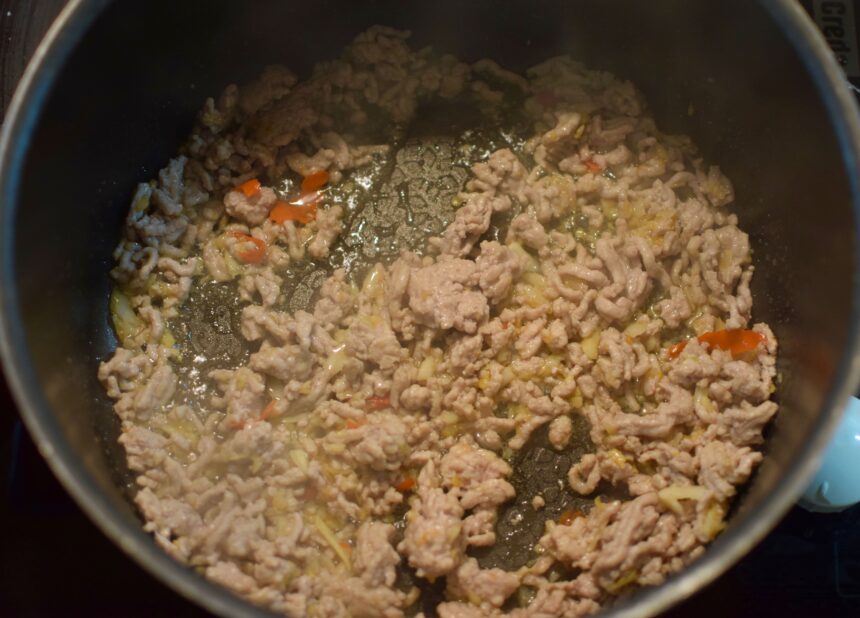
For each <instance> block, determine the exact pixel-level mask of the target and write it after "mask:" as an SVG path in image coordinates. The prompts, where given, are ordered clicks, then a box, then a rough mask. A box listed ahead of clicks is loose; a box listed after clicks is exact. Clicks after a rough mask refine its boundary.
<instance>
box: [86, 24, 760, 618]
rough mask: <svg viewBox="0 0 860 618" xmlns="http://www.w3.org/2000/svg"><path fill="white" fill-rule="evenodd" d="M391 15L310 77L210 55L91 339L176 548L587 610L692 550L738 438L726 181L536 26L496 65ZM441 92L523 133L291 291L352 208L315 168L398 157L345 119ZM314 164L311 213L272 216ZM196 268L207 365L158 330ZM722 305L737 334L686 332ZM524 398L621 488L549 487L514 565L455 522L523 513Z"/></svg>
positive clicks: (739, 245) (258, 591) (740, 309)
mask: <svg viewBox="0 0 860 618" xmlns="http://www.w3.org/2000/svg"><path fill="white" fill-rule="evenodd" d="M407 38H408V34H407V33H402V32H398V31H395V30H391V29H388V28H384V27H374V28H371V29H370V30H368V31H366V32H364V33H362V34H360V35H359V36H358V37H357V38H356V39H355V40H354V41H353V43H352V44H351V45H350V46H348V47H347V49H346V50H345V51H344V53H343V55H342V56H341V57H340V58H339V59H336V60H334V61H331V62H328V63H325V64H323V65H320V66H319V67H318V68H317V69H316V70H315V71H314V72H313V73H312V76H311V77H310V78H309V79H308V80H307V81H304V82H299V81H298V80H297V78H296V77H295V76H294V75H293V74H292V73H291V72H290V71H289V70H287V69H286V68H283V67H268V68H266V69H265V70H264V71H263V73H262V75H261V76H260V77H259V79H257V80H256V81H254V82H252V83H250V84H247V85H245V86H243V87H241V88H239V87H237V86H230V87H228V88H227V89H226V90H225V91H224V93H223V94H222V95H221V96H220V97H219V98H218V99H209V100H208V101H207V102H206V105H205V107H204V109H203V110H202V112H201V114H200V117H199V121H198V123H197V125H196V126H195V128H194V130H193V132H192V134H191V136H190V138H189V139H188V141H187V142H186V144H185V146H183V148H182V151H181V153H180V154H179V155H178V156H177V157H176V158H175V159H173V160H172V161H171V162H170V163H169V164H168V165H167V166H166V167H165V168H164V170H162V171H161V172H160V173H159V175H158V177H157V178H156V179H154V180H153V181H152V182H150V183H145V184H142V185H140V186H139V188H138V190H137V191H136V193H135V195H134V197H133V200H132V206H131V209H130V211H129V215H128V218H127V220H126V226H125V229H124V233H123V239H122V241H121V243H120V245H119V246H118V248H117V250H116V253H115V258H116V265H115V267H114V269H113V270H112V275H113V277H114V279H115V282H116V286H115V290H114V292H113V295H112V299H111V308H112V315H113V319H114V326H115V330H116V332H117V335H118V338H119V340H120V341H119V346H118V347H117V350H116V352H115V353H114V354H113V355H112V356H111V358H109V359H107V360H105V362H103V363H102V365H101V366H100V368H99V379H100V380H101V381H102V383H103V384H104V386H105V389H106V391H107V393H108V395H109V396H110V397H111V398H112V399H114V400H115V410H116V413H117V415H118V417H119V419H120V422H121V425H122V435H121V437H120V442H121V444H122V445H123V447H124V448H125V452H126V454H127V458H128V464H129V467H130V468H131V469H132V470H133V471H134V473H135V474H136V479H137V486H138V491H137V496H136V502H137V505H138V507H139V508H140V511H141V513H142V514H143V516H144V518H145V520H146V524H145V527H146V530H148V531H149V532H151V533H152V534H153V535H154V537H155V538H156V540H157V541H158V543H159V544H160V545H161V546H162V547H163V548H164V549H165V550H166V551H167V552H168V553H170V554H171V555H172V556H173V557H175V558H176V559H177V560H180V561H182V562H185V563H187V564H188V565H189V566H190V567H193V568H196V569H198V570H199V571H200V572H202V573H204V574H205V575H206V576H207V577H209V578H210V579H212V580H213V581H215V582H218V583H219V584H221V585H223V586H225V587H227V588H229V589H230V590H232V591H234V592H235V593H236V594H238V595H241V596H243V597H245V598H247V599H248V600H250V601H251V602H253V603H257V604H260V605H262V606H265V607H267V608H270V609H272V610H274V611H276V612H282V613H284V614H287V615H292V616H315V617H338V616H353V617H359V616H368V617H370V616H385V617H391V618H396V617H399V616H404V615H414V614H416V613H417V612H419V608H420V607H421V605H420V603H418V598H419V596H420V589H419V587H418V586H416V585H414V583H415V581H416V580H415V578H418V579H421V578H423V579H425V580H428V581H437V580H439V578H444V580H445V581H444V586H442V588H441V589H444V596H445V599H444V601H443V602H442V603H441V604H440V605H439V607H438V608H437V612H438V614H439V615H440V616H443V617H478V616H502V615H511V616H517V617H526V616H582V615H586V614H590V613H593V612H595V611H597V610H599V609H600V608H601V607H602V606H605V605H606V604H607V603H609V602H611V600H612V599H613V598H614V597H615V596H616V595H617V594H618V593H619V592H621V591H622V590H625V589H627V588H629V587H631V586H635V585H657V584H659V583H661V582H662V581H663V580H664V579H665V578H666V577H667V576H668V575H670V574H671V573H673V572H676V571H678V570H680V569H682V568H684V566H685V565H687V564H689V563H690V562H691V561H692V560H694V559H695V558H696V557H697V556H699V555H700V554H701V553H702V552H703V551H704V550H705V547H706V545H707V543H709V542H710V541H711V540H712V539H713V538H714V537H715V536H716V535H717V534H719V532H720V531H721V530H722V529H723V527H724V526H725V523H724V517H725V514H726V512H727V510H728V508H729V505H730V501H731V499H732V497H733V495H734V494H735V493H736V491H737V488H738V486H740V485H742V484H743V483H744V482H746V481H747V479H748V478H749V476H750V475H751V474H752V473H753V471H754V470H755V467H756V465H757V464H758V463H759V462H760V461H761V458H762V455H761V453H760V452H759V451H758V450H757V448H758V446H759V445H760V444H761V442H762V430H763V428H764V427H765V425H766V424H767V423H768V422H769V420H770V419H771V418H772V417H773V415H774V414H775V413H776V411H777V405H776V404H775V403H774V402H773V401H771V399H770V396H771V394H772V392H773V391H774V388H775V387H774V379H775V375H776V371H775V358H776V348H777V342H776V340H775V338H774V336H773V333H772V332H771V330H770V329H769V328H768V326H767V325H765V324H755V323H753V322H752V321H751V320H752V314H751V312H752V297H751V294H750V280H751V277H752V273H753V266H752V262H751V255H750V243H749V239H748V237H747V235H746V234H745V233H744V232H743V231H741V230H740V229H739V228H738V226H737V218H736V216H735V215H733V214H730V211H729V208H731V207H734V206H733V205H734V199H735V195H734V190H733V188H732V185H731V183H730V182H729V180H728V179H727V178H726V177H725V176H724V175H723V174H722V173H721V172H720V170H719V169H718V168H717V167H714V166H709V165H707V164H705V162H704V161H703V160H702V159H701V157H700V156H699V155H698V154H697V152H696V149H695V147H694V146H693V144H692V143H691V142H690V140H689V139H688V138H686V137H683V136H673V135H667V134H664V133H662V132H660V131H659V130H658V129H657V127H656V126H655V123H654V121H653V119H652V118H651V117H650V116H649V115H648V114H647V112H646V109H645V105H644V102H643V100H642V98H641V97H640V95H639V94H638V93H637V91H636V90H635V89H634V87H633V86H632V85H631V84H629V83H627V82H623V81H620V80H618V79H616V78H615V77H613V76H612V75H609V74H607V73H603V72H596V71H590V70H588V69H586V68H585V67H583V66H582V65H581V64H579V63H577V62H575V61H573V60H571V59H569V58H566V57H559V58H553V59H550V60H547V61H546V62H544V63H542V64H540V65H538V66H536V67H533V68H532V69H530V70H529V71H527V72H526V74H525V76H520V75H516V74H514V73H511V72H510V71H507V70H505V69H503V68H502V67H500V66H499V65H497V64H496V63H494V62H492V61H489V60H481V61H479V62H477V63H475V64H473V65H467V64H464V63H462V62H460V61H458V60H457V59H455V58H453V57H452V56H447V55H433V54H432V53H430V52H428V51H426V50H425V51H421V52H416V51H413V50H412V49H410V48H409V46H408V45H407V42H406V41H407ZM439 100H456V101H460V102H463V101H465V102H467V103H469V104H470V105H473V106H477V108H479V109H481V110H483V111H484V112H485V113H486V112H491V111H492V110H493V109H495V108H496V107H498V106H500V105H503V104H504V105H508V106H509V107H515V108H517V109H518V113H519V114H520V115H521V116H522V117H523V118H526V119H527V121H528V125H529V126H530V127H531V137H530V138H529V139H527V140H525V141H523V142H517V143H515V142H511V143H509V144H507V145H505V146H502V147H498V148H494V149H493V150H492V151H488V152H486V153H483V154H478V155H475V157H476V158H475V159H474V160H472V161H471V165H470V173H469V176H468V178H467V180H466V181H465V183H464V184H463V186H461V187H460V192H459V194H458V195H457V197H456V199H455V203H456V204H457V205H458V208H457V210H456V211H455V212H454V213H453V215H452V218H451V221H450V223H449V224H448V225H447V226H445V227H444V229H441V231H440V232H439V233H438V234H436V235H434V236H433V237H431V238H428V239H426V245H425V244H422V245H420V246H413V247H411V248H410V250H403V251H402V252H401V253H400V254H399V256H397V257H396V259H392V260H389V261H387V262H381V263H379V264H376V265H374V266H372V267H371V268H369V269H367V270H366V271H365V272H357V271H353V270H349V269H348V266H349V264H347V263H344V268H339V269H335V270H334V272H333V273H332V274H331V275H330V276H328V277H327V278H326V279H325V281H324V282H322V284H321V286H320V287H319V292H318V295H317V297H316V300H315V301H314V303H312V304H311V305H310V306H306V307H304V308H303V309H295V308H293V309H290V307H291V306H293V305H291V302H292V301H293V300H294V299H293V295H294V294H296V292H295V288H294V287H289V286H294V284H292V283H289V285H288V282H291V281H293V280H294V273H296V272H302V271H301V269H302V268H305V267H306V266H307V265H308V264H311V263H312V262H313V261H316V262H315V263H317V264H318V263H320V261H322V262H324V261H325V260H326V259H327V258H329V257H330V256H331V255H332V252H333V251H335V249H336V248H337V247H339V244H338V243H340V242H341V240H342V239H341V236H342V235H343V234H344V233H345V231H346V230H348V229H350V228H349V225H351V223H348V222H347V221H346V218H347V215H348V214H350V213H351V214H350V216H353V215H354V214H355V204H354V203H353V202H349V200H347V199H346V198H345V197H344V195H345V193H343V192H341V193H338V192H337V191H334V189H338V188H344V191H346V189H345V187H347V186H349V183H353V185H354V184H355V183H354V182H353V178H360V174H361V173H363V172H362V170H364V169H365V168H367V167H368V166H370V167H372V166H374V165H377V166H378V167H379V166H381V164H383V163H386V162H389V161H393V159H390V157H391V156H392V155H391V150H392V148H394V147H395V146H394V141H395V140H394V138H393V133H391V135H392V137H391V140H388V141H386V140H378V138H377V141H371V140H370V139H369V138H367V137H364V138H362V137H359V136H362V135H365V136H366V135H377V134H378V133H379V131H364V128H366V127H368V126H370V125H372V124H373V123H375V122H380V120H379V119H380V118H381V119H382V122H383V123H387V125H388V126H390V127H396V126H404V125H406V124H408V123H409V122H411V121H412V120H413V119H414V118H415V116H416V114H418V113H419V110H420V109H421V106H422V105H424V104H425V103H428V102H433V101H439ZM469 152H478V153H480V149H477V150H476V149H473V150H469ZM319 172H325V178H326V179H327V181H328V186H327V187H326V188H324V189H323V190H322V192H321V193H320V199H319V201H318V202H317V203H316V213H315V217H314V218H313V219H312V220H310V221H309V222H308V223H303V222H302V221H301V220H294V218H288V219H287V220H281V219H278V218H277V217H272V216H270V215H271V212H272V209H273V208H275V207H276V205H277V204H279V203H282V201H283V200H285V199H290V198H291V196H292V197H295V191H296V190H297V187H298V185H299V183H300V181H301V177H303V176H309V175H311V174H315V173H319ZM250 179H259V180H260V181H261V182H262V186H261V187H260V188H259V189H258V190H256V191H254V190H253V183H251V185H244V184H243V183H246V181H248V180H250ZM247 186H250V187H251V190H250V191H246V190H245V189H246V188H247ZM329 189H332V190H331V191H329ZM498 221H508V222H509V223H508V224H506V225H502V226H501V227H499V224H498ZM206 286H222V288H219V289H225V290H229V289H235V297H236V302H237V303H238V306H239V307H240V310H239V311H238V312H237V313H238V316H239V317H238V318H237V319H238V322H239V323H238V325H235V326H233V327H231V328H233V330H234V331H236V334H237V336H241V337H242V338H243V339H244V340H245V341H246V343H247V347H248V348H249V349H250V352H251V353H250V356H248V357H247V360H244V357H236V358H233V357H229V358H228V360H230V361H231V363H232V364H230V363H228V364H227V365H224V364H223V363H222V365H221V366H219V367H218V368H209V369H206V367H207V365H205V362H204V361H207V359H206V358H205V355H202V354H200V353H199V351H195V350H193V349H191V348H190V346H189V344H188V341H187V339H185V338H182V337H179V336H178V335H177V333H179V332H183V331H182V330H181V328H180V327H181V322H182V320H183V319H184V317H183V315H184V314H183V307H185V306H186V303H189V302H190V301H189V298H190V296H191V295H192V294H193V293H194V291H195V290H197V289H204V288H205V287H206ZM230 286H234V288H230ZM219 328H221V329H222V330H224V329H226V328H227V326H224V325H223V324H222V325H221V326H219ZM726 328H734V329H740V328H742V329H749V330H752V331H754V332H755V333H757V334H758V335H757V337H758V338H757V339H756V341H759V342H760V343H759V345H757V347H755V349H753V350H747V351H746V352H745V353H743V354H733V353H732V351H731V350H724V349H721V348H720V347H719V346H714V347H712V346H710V345H709V344H707V343H703V342H701V341H699V340H697V339H696V338H695V336H696V335H701V334H703V333H706V332H712V331H720V330H722V329H726ZM228 330H229V329H228ZM219 332H220V331H219ZM231 332H232V331H231ZM680 339H689V341H688V344H687V345H686V346H685V347H684V348H683V350H682V351H680V353H676V352H677V350H676V351H673V352H672V353H670V352H669V348H670V347H671V346H672V345H673V344H675V343H676V342H677V341H679V340H680ZM189 367H190V368H191V369H189ZM189 385H194V388H193V389H192V391H193V392H191V391H188V388H190V387H189ZM544 426H546V428H547V436H548V440H549V445H550V446H551V448H553V449H555V450H557V451H559V452H564V451H565V450H566V449H568V447H569V444H570V443H571V442H572V440H573V439H574V437H575V434H576V432H577V431H579V429H578V428H579V427H583V426H584V427H587V428H588V429H587V431H588V432H589V438H590V443H591V444H593V446H594V449H593V452H587V453H585V454H583V455H581V456H580V457H577V458H576V459H575V460H574V461H572V462H571V463H570V467H569V469H566V470H564V471H562V473H561V474H560V478H559V482H561V483H564V484H566V485H567V487H568V489H569V490H570V491H572V492H574V493H577V494H579V495H580V496H584V497H595V496H597V493H596V492H597V491H598V490H599V488H600V487H602V486H607V485H608V486H612V487H614V488H616V489H618V490H620V491H619V492H617V495H622V494H623V495H625V496H628V497H627V498H626V499H601V498H599V497H596V498H595V500H594V501H593V506H591V507H590V508H586V509H583V510H582V511H578V512H575V513H570V514H567V515H566V516H564V517H562V518H560V519H556V516H552V515H546V516H545V517H546V522H545V526H544V527H543V528H542V529H543V530H544V532H543V534H542V535H541V536H540V538H539V541H538V542H537V543H536V544H535V545H534V547H532V548H530V549H531V551H533V559H532V560H529V561H528V562H527V564H526V566H523V567H521V568H518V569H516V570H513V569H512V570H504V569H501V568H482V566H481V564H480V563H479V561H478V560H476V559H475V558H474V557H473V556H472V553H471V552H472V551H473V550H474V548H478V547H488V546H492V545H493V544H496V543H503V542H510V541H507V540H505V539H504V538H500V535H499V534H497V528H496V524H497V521H498V519H499V509H500V507H502V506H504V505H505V504H507V503H509V502H511V501H512V500H514V499H517V500H520V499H526V500H528V501H529V502H530V503H531V504H532V505H534V510H535V512H536V513H537V516H541V517H543V516H544V515H542V514H543V513H544V512H545V510H544V506H545V505H546V503H547V500H545V499H544V496H541V495H535V496H517V495H516V493H517V490H516V489H515V487H514V484H513V482H512V474H513V472H514V471H513V470H512V467H511V465H510V462H511V461H514V459H515V455H516V452H517V451H518V450H519V449H521V448H523V446H524V445H525V444H526V443H527V442H528V441H529V439H530V437H531V436H532V435H533V434H534V433H535V432H536V431H537V430H538V429H540V428H542V427H544ZM565 472H566V473H565ZM556 567H561V569H560V570H559V568H556ZM408 572H411V573H413V574H414V577H413V579H409V578H408V577H406V578H403V577H400V575H402V574H406V573H408ZM559 572H566V573H575V576H573V577H569V578H567V579H565V578H561V579H559V577H558V573H559Z"/></svg>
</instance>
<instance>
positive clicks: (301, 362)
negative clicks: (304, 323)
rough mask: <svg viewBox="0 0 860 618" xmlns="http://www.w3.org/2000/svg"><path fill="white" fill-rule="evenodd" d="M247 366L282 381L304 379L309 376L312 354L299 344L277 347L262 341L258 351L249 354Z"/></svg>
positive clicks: (311, 366)
mask: <svg viewBox="0 0 860 618" xmlns="http://www.w3.org/2000/svg"><path fill="white" fill-rule="evenodd" d="M248 366H249V367H250V368H251V369H253V370H254V371H257V372H259V373H264V374H266V375H270V376H272V377H275V378H277V379H279V380H282V381H284V382H288V381H289V380H300V381H304V380H307V379H308V378H309V377H310V376H311V370H312V368H313V356H312V355H311V353H310V352H309V351H308V350H305V349H303V348H302V347H301V346H297V345H294V344H287V345H284V346H281V347H277V346H273V345H271V344H269V343H267V342H264V343H263V345H262V346H261V347H260V350H259V351H258V352H254V353H253V354H251V358H250V361H249V363H248Z"/></svg>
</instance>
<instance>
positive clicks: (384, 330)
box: [346, 315, 404, 371]
mask: <svg viewBox="0 0 860 618" xmlns="http://www.w3.org/2000/svg"><path fill="white" fill-rule="evenodd" d="M346 346H347V349H348V350H349V351H350V353H351V354H353V355H355V356H356V357H357V358H359V359H361V360H363V361H365V362H367V363H373V364H375V365H377V366H378V367H379V368H380V369H382V370H384V371H392V370H393V369H394V368H395V367H396V365H397V363H398V362H400V361H401V360H402V359H403V356H404V352H403V349H402V348H401V347H400V342H399V341H398V340H397V335H395V334H394V331H393V330H391V325H389V324H388V322H386V321H385V320H384V319H382V318H381V317H380V316H376V315H360V316H358V317H357V318H356V319H355V320H354V321H353V322H352V324H351V325H350V327H349V334H348V336H347V340H346Z"/></svg>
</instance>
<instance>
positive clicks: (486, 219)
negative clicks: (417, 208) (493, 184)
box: [430, 192, 511, 257]
mask: <svg viewBox="0 0 860 618" xmlns="http://www.w3.org/2000/svg"><path fill="white" fill-rule="evenodd" d="M510 207H511V200H510V198H509V197H507V196H495V195H494V194H493V193H492V192H487V193H468V194H466V203H465V204H464V205H463V206H461V207H460V208H459V210H457V212H456V213H455V214H454V221H453V222H452V223H451V224H450V225H449V226H448V227H447V228H445V232H444V233H443V234H442V236H441V237H439V238H431V239H430V244H431V245H433V246H435V247H436V248H437V249H438V250H439V253H441V254H443V255H452V256H456V257H463V256H465V255H468V253H469V252H470V251H471V250H472V248H473V247H474V246H475V243H477V242H478V240H479V239H480V238H481V236H482V235H483V234H484V233H485V232H486V231H487V229H488V228H489V227H490V217H492V215H493V213H494V212H501V211H506V210H508V209H509V208H510Z"/></svg>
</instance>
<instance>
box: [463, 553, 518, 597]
mask: <svg viewBox="0 0 860 618" xmlns="http://www.w3.org/2000/svg"><path fill="white" fill-rule="evenodd" d="M519 586H520V578H519V576H518V575H517V574H516V573H508V572H507V571H503V570H502V569H482V568H480V567H479V566H478V561H477V560H475V559H474V558H467V559H466V561H465V562H463V564H461V565H460V566H459V567H458V568H457V570H456V571H454V572H453V573H452V574H451V575H449V576H448V592H449V593H451V594H453V595H454V597H455V598H462V599H468V600H469V601H470V602H472V603H474V604H475V605H480V604H481V603H489V604H490V605H492V606H493V607H501V606H502V604H503V603H504V602H505V600H506V599H507V598H508V597H509V596H511V594H513V592H514V591H515V590H516V589H517V588H519Z"/></svg>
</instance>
